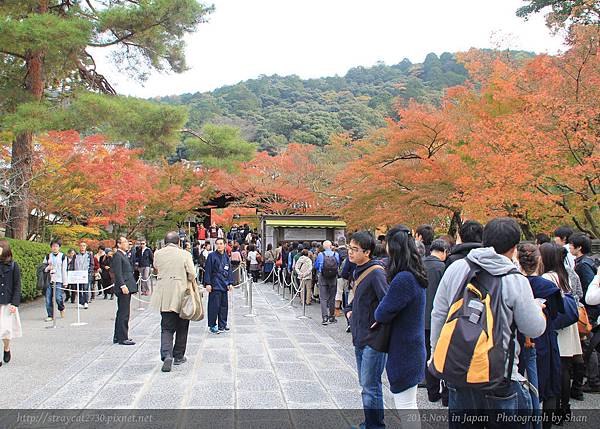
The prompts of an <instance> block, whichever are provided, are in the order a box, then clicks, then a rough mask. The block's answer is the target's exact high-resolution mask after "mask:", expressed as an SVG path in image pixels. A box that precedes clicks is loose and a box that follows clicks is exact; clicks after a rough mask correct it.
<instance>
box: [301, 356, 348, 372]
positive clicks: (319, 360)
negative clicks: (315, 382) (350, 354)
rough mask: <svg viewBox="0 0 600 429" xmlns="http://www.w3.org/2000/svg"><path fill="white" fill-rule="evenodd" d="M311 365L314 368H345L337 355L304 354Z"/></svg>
mask: <svg viewBox="0 0 600 429" xmlns="http://www.w3.org/2000/svg"><path fill="white" fill-rule="evenodd" d="M306 356H307V359H308V361H309V362H310V364H311V366H312V367H313V368H315V369H316V370H327V369H331V368H345V367H346V366H345V365H344V363H343V362H342V361H341V360H340V359H339V358H338V357H337V355H326V354H306Z"/></svg>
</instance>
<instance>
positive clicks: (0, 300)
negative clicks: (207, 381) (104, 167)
mask: <svg viewBox="0 0 600 429" xmlns="http://www.w3.org/2000/svg"><path fill="white" fill-rule="evenodd" d="M521 235H522V234H521V230H520V227H519V225H518V224H517V222H516V221H515V220H514V219H511V218H497V219H492V220H491V221H489V222H488V223H487V224H486V225H485V227H484V226H483V225H481V224H480V223H478V222H476V221H467V222H464V223H463V224H462V226H461V228H460V231H459V233H458V237H457V239H456V241H455V240H454V238H453V237H451V236H448V235H442V236H439V237H437V238H436V237H435V233H434V229H433V227H432V226H430V225H421V226H419V227H418V228H416V229H415V230H412V229H411V228H408V227H406V226H404V225H399V226H396V227H394V228H392V229H390V230H389V231H388V232H387V234H386V235H384V236H379V237H377V239H376V238H375V237H374V236H373V235H372V234H371V233H370V232H367V231H358V232H355V233H354V234H352V235H351V237H350V240H349V242H348V243H347V241H346V238H345V237H338V238H337V240H336V242H335V243H333V242H332V241H329V240H325V241H323V242H322V243H318V242H282V243H278V245H277V247H275V248H273V246H272V245H271V244H268V245H267V246H266V250H265V251H264V254H263V252H261V250H260V249H261V246H262V243H261V237H260V235H259V234H257V233H256V232H255V231H252V230H251V229H250V228H249V227H248V226H247V225H244V226H242V227H239V226H237V225H234V226H233V227H232V228H231V230H230V231H229V232H228V233H227V234H225V233H224V231H223V229H222V228H220V227H218V226H216V225H214V224H213V225H212V226H211V227H210V228H204V227H203V226H200V227H199V228H198V230H197V233H196V237H195V238H196V240H195V242H194V245H193V246H192V245H191V243H190V242H189V241H188V240H187V239H186V238H187V237H182V235H181V233H180V232H177V231H173V232H170V233H168V234H167V235H166V237H165V240H164V244H165V245H164V247H163V248H161V249H160V250H157V251H153V250H152V249H150V248H149V247H147V245H146V241H145V240H140V241H139V242H138V243H137V244H136V245H135V246H134V243H133V242H131V241H129V240H128V239H127V238H125V237H120V238H119V239H117V241H116V243H115V247H114V248H106V247H103V246H100V247H99V248H98V250H97V252H96V253H95V254H94V253H92V252H91V251H90V250H88V247H87V245H86V243H85V242H81V243H80V245H79V251H78V252H76V251H75V250H74V249H69V250H68V251H67V252H66V253H63V252H62V251H61V242H60V241H59V240H53V241H52V242H51V251H50V252H49V253H48V255H47V256H46V257H45V258H44V261H43V263H42V264H41V265H40V267H38V274H39V276H38V277H39V279H41V280H39V282H41V286H42V288H43V289H44V295H45V300H46V312H47V317H48V319H47V320H52V319H53V318H54V317H55V315H54V308H55V304H56V308H57V310H58V312H59V313H60V315H61V317H64V312H65V302H67V301H69V300H70V302H72V303H75V300H77V304H78V305H80V306H81V307H82V308H88V307H89V303H90V302H91V301H93V300H94V299H95V297H96V296H99V295H104V299H109V298H110V299H114V296H116V297H117V301H118V303H117V315H116V320H115V334H114V339H113V341H114V342H115V343H118V344H122V345H134V344H135V342H134V341H133V340H132V339H131V338H129V332H128V322H129V308H130V300H131V295H132V294H134V293H137V292H138V288H139V292H140V294H142V295H151V296H152V298H151V306H152V307H153V308H155V309H156V310H157V311H159V312H160V313H161V349H160V354H161V359H162V361H163V368H162V370H163V371H165V372H168V371H170V370H171V365H173V364H174V365H179V364H182V363H185V361H186V358H185V348H186V343H187V332H188V327H189V320H185V319H183V318H182V317H180V314H179V313H180V311H181V302H182V296H183V295H184V294H185V291H186V289H187V286H188V284H189V283H190V282H197V283H198V284H202V285H204V287H205V290H206V292H208V306H207V308H208V317H207V319H208V328H209V332H210V333H212V334H220V333H223V332H227V331H228V330H229V326H228V323H227V316H228V292H229V291H230V290H231V288H232V287H234V286H235V285H237V284H239V283H240V282H241V280H242V279H241V276H240V272H241V269H240V268H241V267H242V265H245V268H246V270H247V272H248V273H250V275H251V276H252V278H253V280H254V281H259V280H260V279H261V278H262V280H263V281H265V282H268V281H280V282H281V284H282V285H296V286H297V287H298V290H299V291H300V299H301V300H302V302H303V304H305V305H311V304H312V303H313V302H318V303H320V310H321V316H322V320H321V323H322V325H323V326H328V325H331V324H335V323H336V322H337V320H338V318H339V317H341V316H342V315H344V317H345V320H346V332H348V333H351V336H352V343H353V346H354V349H355V356H356V365H357V369H358V374H359V383H360V386H361V388H362V402H363V406H364V414H365V421H364V423H363V426H364V427H367V428H379V427H384V426H385V423H384V412H383V410H384V407H383V391H382V390H383V384H382V376H383V372H384V369H385V370H386V374H387V377H388V380H389V385H390V390H391V392H392V393H393V395H394V400H395V404H396V407H397V409H398V410H399V413H400V417H401V421H402V423H403V427H420V422H419V418H418V411H417V402H416V397H417V388H418V387H419V386H421V387H424V388H426V390H427V396H428V399H429V401H431V402H438V401H441V402H442V404H443V405H444V406H447V407H449V411H450V420H449V424H450V426H451V427H463V426H465V419H464V415H466V414H469V413H476V414H477V417H479V418H481V416H484V417H485V418H487V419H488V421H489V422H490V424H489V426H493V424H491V423H492V422H493V421H494V418H497V417H498V415H496V414H494V413H496V412H497V411H498V410H502V411H503V413H512V414H514V415H515V416H520V417H522V419H517V420H513V422H516V423H515V424H513V425H512V426H523V427H530V426H531V427H536V428H537V427H544V428H547V427H550V426H552V425H553V424H562V423H563V422H564V421H568V420H569V417H570V415H571V410H570V401H571V400H583V397H584V394H595V393H600V375H599V372H598V353H600V332H598V330H600V328H599V326H600V325H599V324H598V319H599V317H600V285H599V280H600V268H599V266H598V265H599V264H598V260H596V259H594V258H592V257H591V250H592V249H591V240H590V238H589V237H588V236H587V235H586V234H585V233H582V232H574V231H573V230H572V229H571V228H569V227H566V226H564V227H560V228H558V229H556V230H555V231H554V233H553V237H552V238H551V237H550V236H548V235H545V234H540V235H538V236H537V237H536V242H535V243H521ZM70 271H79V272H87V273H88V282H87V283H83V284H71V282H70V281H69V278H70V276H69V272H70ZM152 274H153V275H154V276H156V281H155V282H151V281H150V278H151V275H152ZM0 275H1V276H2V279H0V280H1V281H0V334H2V339H3V343H4V356H3V361H4V362H5V363H6V362H9V361H10V359H11V355H10V340H12V339H13V338H17V337H19V336H20V335H21V325H20V320H19V317H18V306H19V303H20V287H21V285H20V282H21V279H20V278H21V276H20V268H19V266H18V264H17V263H16V262H14V260H13V258H12V251H11V249H10V245H9V243H8V242H7V241H6V240H0ZM0 364H1V363H0ZM453 416H463V417H460V418H457V419H453V418H452V417H453ZM472 421H481V420H477V419H473V420H472ZM503 425H504V426H506V424H503Z"/></svg>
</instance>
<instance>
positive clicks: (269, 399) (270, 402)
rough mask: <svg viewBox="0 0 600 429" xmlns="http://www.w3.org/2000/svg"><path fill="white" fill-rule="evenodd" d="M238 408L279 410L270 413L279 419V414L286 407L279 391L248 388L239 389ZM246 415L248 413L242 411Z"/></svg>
mask: <svg viewBox="0 0 600 429" xmlns="http://www.w3.org/2000/svg"><path fill="white" fill-rule="evenodd" d="M236 400H237V401H236V408H237V409H251V410H262V409H266V410H277V412H276V413H273V412H271V413H270V414H271V415H273V416H275V417H276V419H279V418H280V416H279V414H283V413H282V412H281V410H283V409H285V408H286V406H285V401H284V399H283V396H282V395H281V393H280V392H279V391H273V392H251V391H247V390H239V391H238V392H237V393H236ZM242 415H244V416H245V415H246V413H242Z"/></svg>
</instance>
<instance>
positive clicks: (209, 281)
mask: <svg viewBox="0 0 600 429" xmlns="http://www.w3.org/2000/svg"><path fill="white" fill-rule="evenodd" d="M215 245H216V246H217V251H216V252H212V253H210V254H209V255H208V257H207V258H206V264H205V265H204V270H205V271H204V287H206V290H207V292H208V328H209V329H210V332H211V333H213V334H218V333H220V332H222V331H229V328H228V327H227V313H228V311H229V306H228V302H227V292H228V291H230V290H231V285H232V284H233V270H232V269H231V262H230V261H229V256H227V253H225V240H224V239H223V238H218V239H217V240H216V241H215ZM217 318H218V319H219V324H218V326H217Z"/></svg>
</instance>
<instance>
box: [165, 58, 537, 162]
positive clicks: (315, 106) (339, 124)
mask: <svg viewBox="0 0 600 429" xmlns="http://www.w3.org/2000/svg"><path fill="white" fill-rule="evenodd" d="M520 54H524V55H529V54H527V53H520ZM467 77H468V76H467V71H466V70H465V68H464V67H463V66H462V64H459V63H457V61H456V59H455V56H454V55H453V54H450V53H447V52H446V53H443V54H442V55H441V56H439V57H438V56H437V55H436V54H434V53H431V54H429V55H427V57H426V58H425V61H424V62H423V63H422V64H412V63H411V62H410V61H409V60H408V59H404V60H403V61H401V62H400V63H398V64H395V65H391V66H388V65H385V64H383V63H380V64H377V65H375V66H373V67H368V68H367V67H355V68H353V69H350V70H349V71H348V73H346V75H345V76H335V77H324V78H320V79H307V80H303V79H300V78H299V77H298V76H285V77H282V76H278V75H274V76H260V77H259V78H258V79H251V80H247V81H245V82H240V83H238V84H236V85H232V86H225V87H222V88H219V89H216V90H214V91H212V92H205V93H195V94H182V95H177V96H169V97H163V98H160V101H162V102H166V103H170V104H177V105H186V106H189V107H190V119H189V123H188V127H189V128H192V129H196V130H200V129H201V128H202V126H203V125H205V124H207V123H213V124H219V125H225V124H226V125H233V126H235V127H239V128H240V129H241V130H242V135H243V137H244V138H245V139H246V140H248V141H251V142H255V143H257V145H258V148H259V150H266V151H268V152H271V153H273V152H276V151H277V149H278V148H281V147H284V146H286V145H287V144H288V143H291V142H296V143H305V144H312V145H317V146H323V145H325V144H327V143H328V142H329V139H330V136H331V135H332V134H334V133H344V132H347V133H349V134H350V135H351V136H352V138H354V139H360V138H363V137H364V136H365V135H366V134H367V133H368V131H369V130H370V129H372V128H374V127H381V126H383V125H384V118H386V117H396V114H397V113H396V112H397V108H396V107H397V104H398V103H403V102H404V103H405V102H407V101H408V100H410V99H415V100H417V101H419V102H432V103H436V102H437V101H438V100H439V99H440V97H441V95H442V93H443V89H444V88H447V87H449V86H453V85H459V84H461V83H463V82H464V81H465V79H466V78H467ZM180 156H183V157H185V153H181V152H180Z"/></svg>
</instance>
